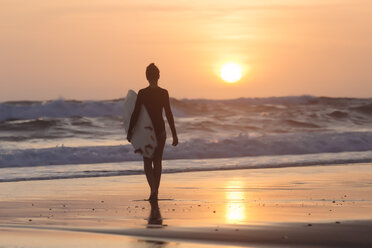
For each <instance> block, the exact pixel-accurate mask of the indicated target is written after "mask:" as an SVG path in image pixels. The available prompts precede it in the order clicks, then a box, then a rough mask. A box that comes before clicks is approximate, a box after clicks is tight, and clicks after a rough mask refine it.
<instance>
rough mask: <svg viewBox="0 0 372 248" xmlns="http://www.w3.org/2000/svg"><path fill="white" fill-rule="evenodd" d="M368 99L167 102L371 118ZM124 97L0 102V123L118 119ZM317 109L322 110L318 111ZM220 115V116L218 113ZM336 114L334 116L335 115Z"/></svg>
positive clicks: (197, 108) (195, 109)
mask: <svg viewBox="0 0 372 248" xmlns="http://www.w3.org/2000/svg"><path fill="white" fill-rule="evenodd" d="M371 101H372V99H352V98H350V99H348V98H326V97H315V96H309V95H304V96H287V97H265V98H238V99H231V100H208V99H182V100H178V99H174V98H172V99H171V105H172V108H173V111H174V114H175V116H178V117H185V116H189V115H200V114H201V115H204V114H206V113H219V112H223V113H225V114H226V113H230V114H234V111H235V110H244V111H249V112H250V111H254V112H275V111H285V110H286V109H287V108H288V107H296V106H301V105H305V106H307V105H314V104H315V105H316V104H320V105H324V106H336V107H342V108H343V107H344V106H349V107H350V111H355V112H359V113H364V114H367V115H371V113H372V112H371V111H372V107H371V106H372V103H371ZM123 103H124V98H121V99H116V100H105V101H77V100H64V99H58V100H51V101H44V102H41V101H17V102H3V103H0V121H12V120H31V119H40V118H66V117H76V116H79V117H100V116H121V115H122V111H123ZM320 109H323V107H322V108H320ZM222 115H223V114H222ZM336 115H337V113H336Z"/></svg>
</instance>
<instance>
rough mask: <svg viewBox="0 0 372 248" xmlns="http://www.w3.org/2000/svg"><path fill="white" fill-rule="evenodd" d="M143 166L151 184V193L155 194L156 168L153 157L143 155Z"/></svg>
mask: <svg viewBox="0 0 372 248" xmlns="http://www.w3.org/2000/svg"><path fill="white" fill-rule="evenodd" d="M143 167H144V170H145V174H146V179H147V182H148V184H149V186H150V190H151V195H153V194H155V192H156V191H155V177H154V169H153V168H152V159H150V158H145V157H143ZM151 195H150V197H151Z"/></svg>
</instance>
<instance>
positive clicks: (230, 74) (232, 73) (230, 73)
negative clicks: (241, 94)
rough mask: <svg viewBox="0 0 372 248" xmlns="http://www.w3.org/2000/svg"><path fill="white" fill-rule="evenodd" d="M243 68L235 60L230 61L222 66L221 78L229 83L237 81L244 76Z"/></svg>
mask: <svg viewBox="0 0 372 248" xmlns="http://www.w3.org/2000/svg"><path fill="white" fill-rule="evenodd" d="M242 72H243V69H242V67H241V65H239V64H237V63H235V62H228V63H225V64H223V65H222V66H221V78H222V79H223V80H224V81H226V82H227V83H235V82H237V81H239V80H240V79H241V78H242Z"/></svg>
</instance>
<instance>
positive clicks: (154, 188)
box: [127, 63, 178, 200]
mask: <svg viewBox="0 0 372 248" xmlns="http://www.w3.org/2000/svg"><path fill="white" fill-rule="evenodd" d="M159 77H160V71H159V69H158V68H157V67H156V65H155V64H154V63H151V64H150V65H149V66H147V68H146V78H147V80H148V81H149V84H150V85H149V86H148V87H147V88H144V89H141V90H140V91H139V92H138V96H137V101H136V105H135V107H134V110H133V113H132V116H131V119H130V123H129V129H128V134H127V139H128V141H129V142H130V141H131V138H132V135H133V128H134V126H135V124H136V121H137V119H138V115H139V112H140V110H141V105H142V104H143V105H144V106H145V107H146V109H147V112H148V113H149V116H150V118H151V120H152V124H153V126H154V129H155V134H156V139H157V143H158V146H157V147H156V149H155V152H154V156H153V158H152V159H150V158H145V157H143V164H144V169H145V173H146V178H147V182H148V183H149V186H150V189H151V194H150V197H149V200H157V199H158V190H159V185H160V178H161V170H162V165H161V162H162V158H163V150H164V146H165V140H166V133H165V123H164V119H163V109H164V110H165V115H166V117H167V120H168V123H169V127H170V129H171V130H172V136H173V144H172V145H173V146H176V145H177V144H178V138H177V133H176V127H175V126H174V120H173V114H172V111H171V109H170V105H169V95H168V91H167V90H165V89H162V88H160V87H159V86H158V81H159Z"/></svg>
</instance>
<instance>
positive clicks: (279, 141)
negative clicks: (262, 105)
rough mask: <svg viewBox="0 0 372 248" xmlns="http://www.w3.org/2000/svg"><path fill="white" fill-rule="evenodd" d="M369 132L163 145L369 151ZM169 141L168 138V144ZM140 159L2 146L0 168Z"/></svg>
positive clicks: (124, 152)
mask: <svg viewBox="0 0 372 248" xmlns="http://www.w3.org/2000/svg"><path fill="white" fill-rule="evenodd" d="M371 140H372V133H371V132H347V133H292V134H277V135H263V136H254V137H251V136H249V135H246V134H241V135H238V136H234V137H231V138H220V139H216V140H206V139H190V140H188V141H185V142H182V141H181V143H180V144H179V146H177V147H176V148H174V147H172V146H169V145H168V146H166V148H165V151H164V158H165V159H199V158H228V157H244V156H263V155H291V154H313V153H329V152H350V151H369V150H372V142H371ZM169 142H170V140H168V143H169ZM133 160H142V157H141V156H139V155H137V154H134V153H133V148H132V146H131V145H119V146H117V145H116V146H85V147H68V146H64V147H51V148H43V149H12V150H10V149H9V150H8V149H2V150H0V167H10V166H40V165H61V164H93V163H107V162H123V161H133Z"/></svg>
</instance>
